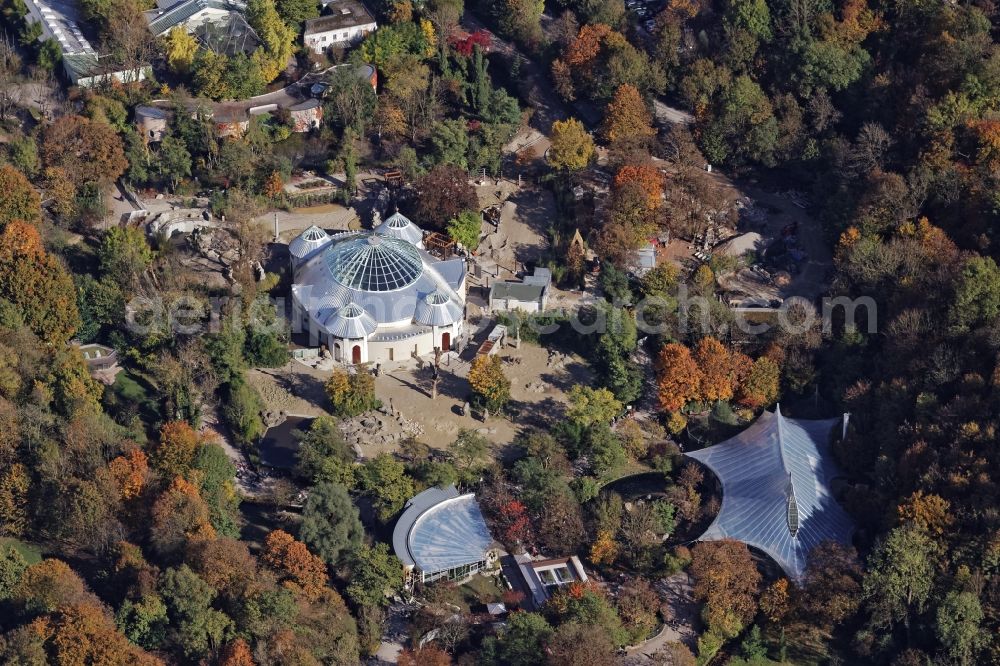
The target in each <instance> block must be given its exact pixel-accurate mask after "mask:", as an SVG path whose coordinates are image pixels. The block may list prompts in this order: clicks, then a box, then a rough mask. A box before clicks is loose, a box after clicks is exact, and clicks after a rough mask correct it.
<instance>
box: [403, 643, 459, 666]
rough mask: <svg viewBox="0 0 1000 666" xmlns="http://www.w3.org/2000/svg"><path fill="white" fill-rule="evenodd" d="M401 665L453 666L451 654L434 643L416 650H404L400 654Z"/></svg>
mask: <svg viewBox="0 0 1000 666" xmlns="http://www.w3.org/2000/svg"><path fill="white" fill-rule="evenodd" d="M396 663H398V664H399V666H451V663H452V661H451V655H450V654H448V653H447V652H445V651H444V650H442V649H441V648H439V647H437V646H436V645H434V644H428V645H425V646H424V647H422V648H418V649H416V650H410V649H407V650H403V651H402V652H401V653H400V654H399V661H397V662H396Z"/></svg>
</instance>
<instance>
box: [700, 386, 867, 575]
mask: <svg viewBox="0 0 1000 666" xmlns="http://www.w3.org/2000/svg"><path fill="white" fill-rule="evenodd" d="M839 422H840V419H824V420H802V419H787V418H785V417H784V416H782V415H781V408H780V406H779V407H778V408H776V409H775V411H774V413H771V412H764V413H763V414H762V415H761V416H760V418H759V419H757V421H755V422H754V424H753V425H751V426H750V427H749V428H747V429H746V430H744V431H743V432H741V433H740V434H739V435H737V436H735V437H733V438H731V439H728V440H726V441H724V442H722V443H720V444H716V445H715V446H710V447H708V448H705V449H702V450H700V451H693V452H691V453H688V454H687V455H688V456H690V457H691V458H694V459H695V460H698V461H700V462H701V463H703V464H705V465H706V466H707V467H708V468H709V469H711V470H712V472H714V473H715V475H716V476H717V477H718V478H719V481H720V482H721V483H722V507H721V508H720V509H719V515H718V516H716V518H715V520H714V521H713V522H712V524H711V525H710V526H709V528H708V530H706V531H705V533H704V534H703V535H702V536H701V537H700V540H701V541H715V540H719V539H736V540H737V541H742V542H743V543H745V544H747V545H748V546H753V547H755V548H757V549H759V550H762V551H764V552H765V553H767V554H768V555H770V556H771V558H772V559H774V561H775V562H777V563H778V565H779V566H781V568H782V569H783V570H784V572H785V573H786V574H787V575H788V576H789V577H790V578H792V579H794V580H800V579H801V578H802V576H803V574H804V573H805V569H806V564H807V558H808V556H809V553H810V551H812V549H813V548H815V547H816V546H817V545H819V544H820V543H821V542H823V541H836V542H839V543H842V544H848V545H849V544H850V543H851V535H852V533H853V532H854V524H853V522H852V521H851V518H850V517H849V516H848V515H847V512H845V511H844V509H843V508H841V506H840V505H839V504H838V503H837V501H836V499H834V497H833V493H832V492H831V490H830V482H831V481H832V480H833V478H834V477H836V476H838V470H837V467H836V465H835V464H834V462H833V459H832V456H831V453H830V450H829V438H830V432H831V431H832V429H833V427H834V425H835V424H837V423H839Z"/></svg>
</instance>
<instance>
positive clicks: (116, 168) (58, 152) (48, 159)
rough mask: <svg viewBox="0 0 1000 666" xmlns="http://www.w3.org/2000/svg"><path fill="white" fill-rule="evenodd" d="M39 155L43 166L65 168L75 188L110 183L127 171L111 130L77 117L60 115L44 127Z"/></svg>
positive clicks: (122, 153)
mask: <svg viewBox="0 0 1000 666" xmlns="http://www.w3.org/2000/svg"><path fill="white" fill-rule="evenodd" d="M39 155H40V156H41V158H42V163H43V164H44V165H45V166H46V167H61V168H63V169H65V170H66V173H67V174H68V175H69V177H70V179H71V180H72V181H73V184H74V185H75V186H77V187H80V186H81V185H83V184H84V183H88V182H97V183H102V184H104V183H110V182H113V181H114V180H115V179H117V178H118V177H119V176H120V175H122V174H123V173H124V172H125V169H127V168H128V160H126V159H125V152H124V151H123V150H122V142H121V139H120V138H118V133H117V132H115V130H114V128H113V127H111V125H108V124H107V123H103V122H99V121H94V120H88V119H87V118H83V117H81V116H63V117H62V118H60V119H59V121H58V122H53V123H49V124H48V125H46V126H45V129H44V130H43V131H42V142H41V145H40V146H39Z"/></svg>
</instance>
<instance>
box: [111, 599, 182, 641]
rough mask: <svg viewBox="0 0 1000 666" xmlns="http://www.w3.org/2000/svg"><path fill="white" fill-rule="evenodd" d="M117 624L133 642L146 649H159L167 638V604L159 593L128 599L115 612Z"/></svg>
mask: <svg viewBox="0 0 1000 666" xmlns="http://www.w3.org/2000/svg"><path fill="white" fill-rule="evenodd" d="M115 624H117V625H118V628H119V629H120V630H121V632H122V633H123V634H125V636H126V637H127V638H128V639H129V640H130V641H131V642H133V643H135V644H136V645H138V646H139V647H141V648H143V649H146V650H158V649H159V648H160V647H162V645H163V643H164V642H165V641H166V638H167V628H168V626H169V618H168V617H167V605H166V604H165V603H163V599H162V598H161V597H160V596H159V595H158V594H146V595H143V596H142V598H140V599H138V600H136V601H133V600H132V599H126V600H125V601H123V602H122V605H121V606H119V607H118V611H117V612H116V613H115Z"/></svg>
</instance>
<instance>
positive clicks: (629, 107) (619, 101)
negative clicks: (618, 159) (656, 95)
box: [601, 83, 656, 144]
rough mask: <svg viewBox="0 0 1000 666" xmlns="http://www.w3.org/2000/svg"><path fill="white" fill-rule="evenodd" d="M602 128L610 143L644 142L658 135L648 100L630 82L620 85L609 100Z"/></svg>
mask: <svg viewBox="0 0 1000 666" xmlns="http://www.w3.org/2000/svg"><path fill="white" fill-rule="evenodd" d="M601 129H602V133H603V135H604V138H605V139H606V140H607V141H608V142H609V143H620V142H626V143H632V144H643V143H645V142H647V141H649V140H650V139H652V138H653V137H654V136H656V130H655V129H654V128H653V116H652V114H650V113H649V109H648V108H647V107H646V101H645V100H644V99H643V98H642V95H641V94H640V93H639V89H638V88H636V87H635V86H633V85H630V84H628V83H624V84H622V85H620V86H618V90H616V91H615V96H614V98H612V100H611V101H610V102H608V107H607V109H605V111H604V124H603V125H602V126H601Z"/></svg>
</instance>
